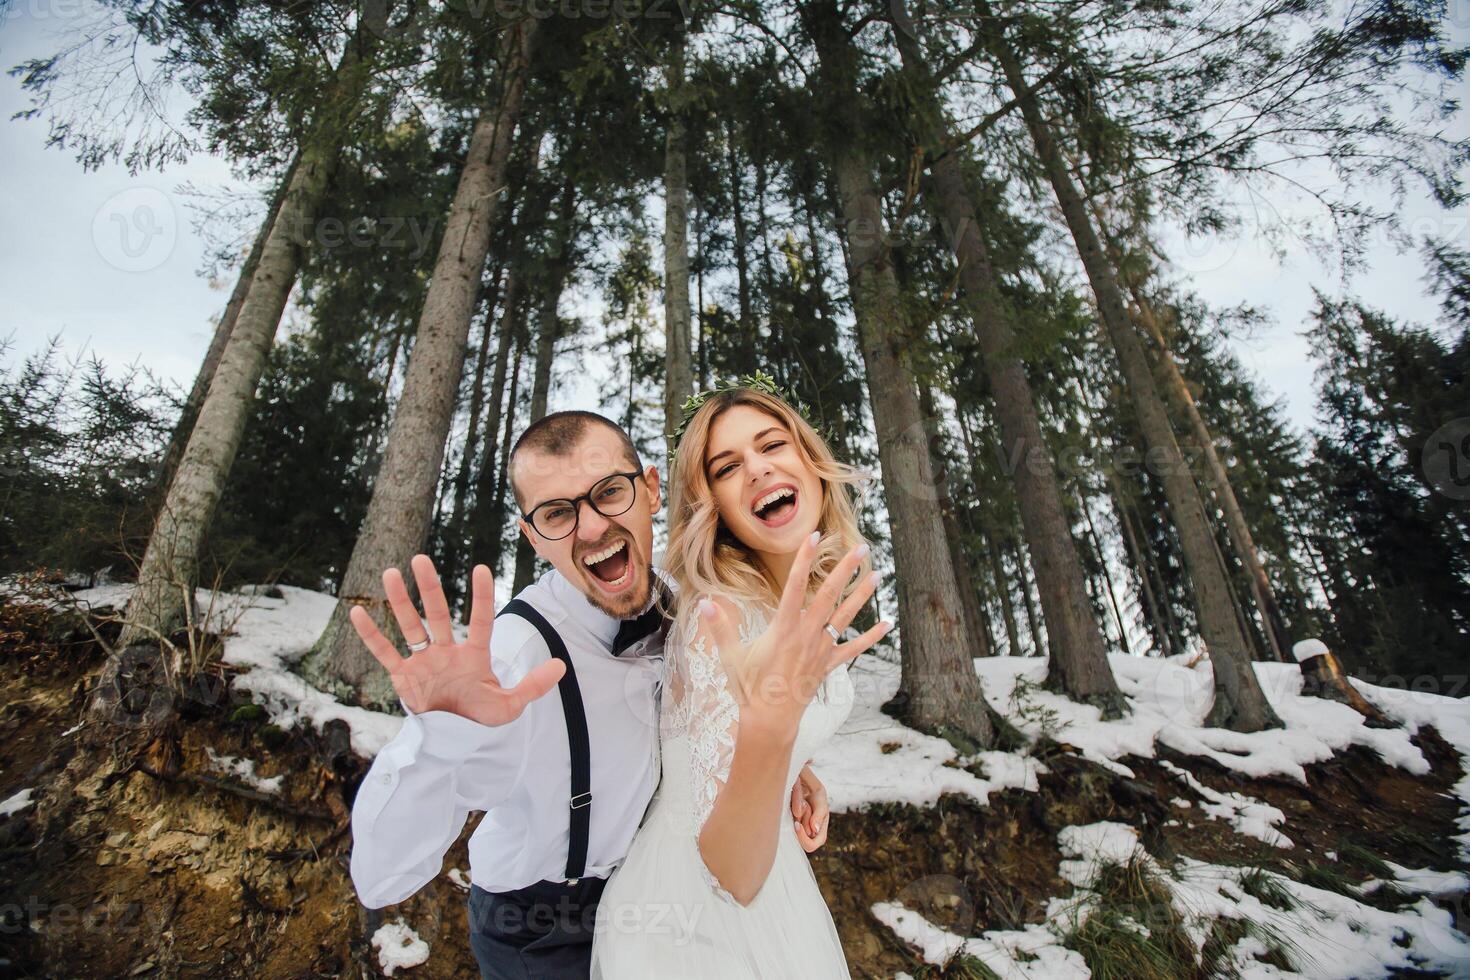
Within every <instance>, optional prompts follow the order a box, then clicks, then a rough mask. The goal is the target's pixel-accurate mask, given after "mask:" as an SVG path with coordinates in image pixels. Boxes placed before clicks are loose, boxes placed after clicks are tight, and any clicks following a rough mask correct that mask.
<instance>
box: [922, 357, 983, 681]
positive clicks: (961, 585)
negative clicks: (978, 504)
mask: <svg viewBox="0 0 1470 980" xmlns="http://www.w3.org/2000/svg"><path fill="white" fill-rule="evenodd" d="M919 408H920V409H921V410H922V411H923V413H924V425H925V428H926V429H927V430H928V435H929V457H930V459H931V460H932V461H933V464H932V465H933V466H934V473H935V479H936V481H937V482H936V484H935V487H934V490H935V493H936V494H937V495H938V497H939V513H940V516H941V517H943V518H944V538H945V540H946V541H947V542H948V543H949V560H950V563H951V564H952V565H954V578H955V588H956V589H958V590H959V594H960V605H961V608H963V609H964V611H965V625H966V627H967V628H968V629H969V631H970V635H971V636H973V637H975V641H976V643H977V645H978V649H979V650H980V651H981V652H980V654H979V655H980V656H982V657H990V656H994V655H995V651H994V650H993V649H992V648H991V645H990V630H989V629H988V628H987V627H986V624H985V617H984V615H983V614H982V613H981V612H980V593H979V591H978V590H977V588H976V586H975V578H974V576H973V575H971V574H970V560H969V558H968V557H967V556H966V555H965V547H964V536H963V534H962V532H961V531H960V524H959V521H958V520H957V519H956V518H955V512H954V497H953V496H952V495H951V494H950V492H949V485H950V479H949V467H948V461H947V460H946V459H945V457H944V446H943V442H942V440H941V438H940V432H939V420H940V415H939V407H938V405H937V404H936V403H935V400H934V389H933V388H931V387H930V386H929V385H928V384H925V383H923V382H920V384H919Z"/></svg>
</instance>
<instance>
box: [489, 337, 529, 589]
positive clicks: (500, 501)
mask: <svg viewBox="0 0 1470 980" xmlns="http://www.w3.org/2000/svg"><path fill="white" fill-rule="evenodd" d="M525 355H526V335H525V331H524V328H523V327H522V328H520V329H518V330H517V333H516V356H515V363H513V364H512V365H511V368H510V391H509V392H508V393H507V394H506V396H505V426H504V429H503V431H502V435H501V439H500V462H499V463H498V464H497V465H496V468H495V469H496V474H497V475H496V477H495V498H494V500H493V501H492V504H493V507H492V509H491V511H490V521H489V527H491V528H493V529H494V531H495V538H494V543H493V546H492V547H491V549H490V552H489V554H490V559H489V560H490V567H491V568H492V569H494V571H495V574H496V575H499V574H500V558H501V554H502V552H503V550H504V545H505V537H504V534H503V533H502V532H503V531H504V530H505V494H506V491H507V490H508V489H509V487H510V449H511V446H513V445H515V440H514V439H512V438H511V436H513V435H514V434H515V431H516V412H517V410H518V409H519V407H520V405H519V401H518V399H519V397H520V388H521V360H522V359H523V358H524V357H525Z"/></svg>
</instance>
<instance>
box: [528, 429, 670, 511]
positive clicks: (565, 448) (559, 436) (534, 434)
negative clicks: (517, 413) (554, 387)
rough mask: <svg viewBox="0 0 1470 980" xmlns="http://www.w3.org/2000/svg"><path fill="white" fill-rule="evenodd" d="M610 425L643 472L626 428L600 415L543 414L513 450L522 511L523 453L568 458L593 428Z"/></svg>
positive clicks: (625, 453)
mask: <svg viewBox="0 0 1470 980" xmlns="http://www.w3.org/2000/svg"><path fill="white" fill-rule="evenodd" d="M594 425H601V426H606V427H607V428H609V429H611V430H612V431H613V432H615V433H616V434H617V436H618V441H619V442H621V443H622V448H623V453H624V455H626V456H627V457H628V462H630V463H632V464H633V469H635V470H640V471H641V470H642V469H643V463H642V462H641V461H640V460H639V458H638V447H636V446H634V445H633V440H632V439H631V438H629V436H628V433H626V432H624V431H623V427H622V426H620V425H618V424H617V423H616V422H614V421H613V420H612V419H609V418H604V417H603V416H601V415H598V414H597V413H596V412H586V411H581V410H578V409H573V410H571V411H566V412H552V413H551V414H550V415H543V416H542V417H541V418H539V419H537V420H536V421H535V422H532V423H531V424H530V425H528V426H527V427H526V431H524V432H522V433H521V435H520V438H518V439H516V442H515V445H514V446H512V447H511V450H510V488H511V491H512V492H513V493H514V494H515V495H516V504H517V505H518V506H519V507H520V508H521V510H525V509H526V501H525V498H524V497H522V496H521V488H520V487H518V486H516V478H515V473H516V470H515V461H516V457H517V456H519V455H520V453H521V451H522V450H530V451H532V452H538V453H545V454H546V455H548V456H568V455H571V453H572V451H573V450H574V449H576V448H577V446H578V445H580V444H581V442H582V439H583V437H584V436H585V435H586V434H587V429H588V428H589V427H590V426H594Z"/></svg>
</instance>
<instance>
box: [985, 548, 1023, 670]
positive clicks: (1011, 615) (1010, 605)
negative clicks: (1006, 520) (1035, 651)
mask: <svg viewBox="0 0 1470 980" xmlns="http://www.w3.org/2000/svg"><path fill="white" fill-rule="evenodd" d="M985 553H986V554H987V555H989V556H990V574H991V575H993V576H995V588H996V591H997V592H999V593H1000V610H1001V618H1002V619H1004V620H1005V627H1006V646H1007V647H1008V649H1007V650H1006V654H1007V655H1008V656H1011V657H1020V656H1024V654H1023V653H1022V652H1021V631H1020V630H1019V629H1018V628H1017V626H1016V604H1015V602H1014V601H1013V600H1012V599H1011V586H1010V578H1009V576H1007V575H1006V570H1005V566H1004V565H1003V564H1001V560H1000V549H999V548H997V547H996V546H995V540H994V539H993V538H991V537H990V535H988V534H987V535H986V536H985Z"/></svg>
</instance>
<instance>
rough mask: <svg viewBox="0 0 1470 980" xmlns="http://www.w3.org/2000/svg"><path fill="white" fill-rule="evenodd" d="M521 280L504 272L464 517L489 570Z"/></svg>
mask: <svg viewBox="0 0 1470 980" xmlns="http://www.w3.org/2000/svg"><path fill="white" fill-rule="evenodd" d="M520 282H521V280H520V275H519V274H518V273H517V272H516V270H515V269H514V268H512V269H510V270H509V271H507V273H506V281H505V294H504V302H503V303H502V306H501V314H500V326H499V328H498V330H497V331H496V340H495V366H494V368H493V369H492V371H491V375H490V395H489V398H488V399H487V401H486V404H485V418H484V421H483V422H481V423H480V428H481V429H482V430H483V431H484V433H485V450H484V452H482V453H481V454H480V465H479V469H478V470H476V473H475V479H474V484H475V493H474V504H473V506H472V507H471V508H470V512H469V516H468V518H467V519H466V520H467V523H468V525H469V543H468V547H469V555H470V561H471V562H472V563H477V562H485V563H486V564H488V565H489V566H490V568H491V570H492V571H494V570H495V563H494V562H493V561H492V560H491V557H490V555H491V553H492V550H493V549H492V548H491V547H490V542H491V541H492V540H496V541H498V539H499V537H500V530H501V528H500V525H499V524H498V523H497V524H495V525H494V526H493V527H492V526H490V525H489V524H488V523H487V521H486V516H487V515H488V514H489V513H490V512H491V511H492V510H493V509H494V508H493V507H492V506H490V504H491V497H492V495H493V494H494V493H495V483H496V473H497V468H496V457H497V455H498V452H499V449H500V444H501V438H500V419H501V404H502V403H503V402H504V401H505V386H506V382H507V375H508V374H509V371H510V349H511V346H512V344H513V343H514V340H515V336H516V330H517V329H518V327H517V323H516V316H515V313H516V305H517V304H518V303H519V302H520V299H521V297H520ZM469 614H470V607H469V605H468V604H466V605H465V606H464V608H463V609H462V610H461V614H460V622H462V623H468V622H469Z"/></svg>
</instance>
